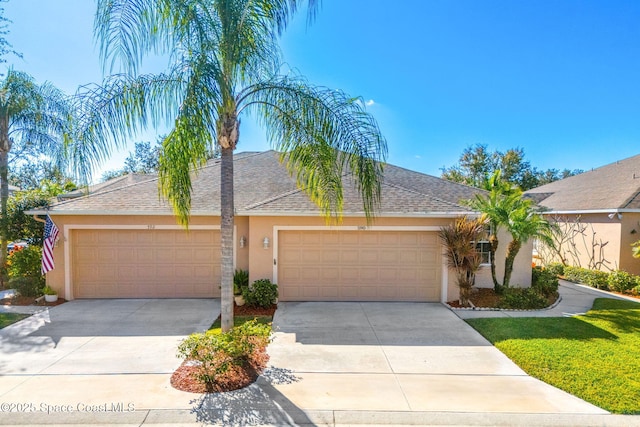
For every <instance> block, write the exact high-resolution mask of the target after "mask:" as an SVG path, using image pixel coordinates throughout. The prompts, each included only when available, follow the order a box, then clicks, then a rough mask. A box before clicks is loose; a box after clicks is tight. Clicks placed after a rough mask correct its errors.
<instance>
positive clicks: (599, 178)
mask: <svg viewBox="0 0 640 427" xmlns="http://www.w3.org/2000/svg"><path fill="white" fill-rule="evenodd" d="M639 193H640V155H637V156H634V157H629V158H627V159H624V160H619V161H617V162H615V163H611V164H609V165H606V166H602V167H599V168H597V169H594V170H591V171H588V172H584V173H581V174H579V175H575V176H571V177H569V178H565V179H562V180H559V181H555V182H552V183H550V184H546V185H543V186H540V187H537V188H534V189H531V190H529V191H527V192H526V193H525V194H527V195H528V196H530V197H531V198H533V199H534V200H536V201H537V202H538V204H539V205H540V206H543V207H545V208H548V209H550V210H552V211H590V210H602V209H605V210H606V209H612V210H613V209H640V196H639Z"/></svg>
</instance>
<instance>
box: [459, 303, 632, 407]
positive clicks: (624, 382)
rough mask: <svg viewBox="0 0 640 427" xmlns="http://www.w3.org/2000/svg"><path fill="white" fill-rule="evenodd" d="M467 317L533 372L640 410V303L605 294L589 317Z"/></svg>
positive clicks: (593, 398)
mask: <svg viewBox="0 0 640 427" xmlns="http://www.w3.org/2000/svg"><path fill="white" fill-rule="evenodd" d="M467 322H468V323H469V324H470V325H471V326H473V327H474V328H475V329H476V330H477V331H478V332H480V333H481V334H482V335H483V336H484V337H486V338H487V339H488V340H489V341H491V342H492V343H493V344H494V345H495V346H496V347H497V348H498V349H500V351H502V352H503V353H504V354H506V355H507V356H508V357H509V358H510V359H511V360H513V361H514V362H515V363H516V364H518V366H520V367H521V368H522V369H523V370H524V371H525V372H527V373H528V374H529V375H531V376H533V377H535V378H538V379H540V380H542V381H544V382H546V383H548V384H551V385H553V386H555V387H558V388H560V389H562V390H565V391H566V392H568V393H571V394H573V395H575V396H577V397H579V398H581V399H584V400H586V401H587V402H590V403H593V404H594V405H597V406H599V407H601V408H603V409H606V410H607V411H610V412H614V413H619V414H640V353H639V350H640V304H638V303H635V302H631V301H620V300H613V299H608V298H599V299H596V300H595V301H594V304H593V308H592V309H591V310H590V311H589V312H588V313H587V314H585V315H583V316H576V317H559V318H556V317H547V318H491V319H469V320H467Z"/></svg>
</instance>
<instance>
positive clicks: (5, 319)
mask: <svg viewBox="0 0 640 427" xmlns="http://www.w3.org/2000/svg"><path fill="white" fill-rule="evenodd" d="M26 317H29V314H19V313H0V329H2V328H4V327H6V326H9V325H10V324H12V323H16V322H17V321H19V320H22V319H24V318H26Z"/></svg>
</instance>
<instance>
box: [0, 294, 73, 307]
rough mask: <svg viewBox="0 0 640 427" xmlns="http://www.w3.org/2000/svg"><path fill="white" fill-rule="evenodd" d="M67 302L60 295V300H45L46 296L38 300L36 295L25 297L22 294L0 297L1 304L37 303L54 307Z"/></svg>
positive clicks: (41, 305)
mask: <svg viewBox="0 0 640 427" xmlns="http://www.w3.org/2000/svg"><path fill="white" fill-rule="evenodd" d="M65 302H67V300H66V299H64V298H60V297H58V301H56V302H45V300H44V298H43V299H42V300H41V301H40V302H37V301H36V298H35V297H23V296H20V295H19V296H14V297H9V298H3V299H0V305H37V306H40V307H54V306H56V305H60V304H64V303H65Z"/></svg>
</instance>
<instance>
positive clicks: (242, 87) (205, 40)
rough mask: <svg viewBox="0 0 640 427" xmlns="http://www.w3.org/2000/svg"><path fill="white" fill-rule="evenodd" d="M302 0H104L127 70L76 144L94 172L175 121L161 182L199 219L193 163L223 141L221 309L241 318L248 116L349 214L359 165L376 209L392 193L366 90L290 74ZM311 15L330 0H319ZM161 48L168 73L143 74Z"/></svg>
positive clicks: (104, 17) (108, 45)
mask: <svg viewBox="0 0 640 427" xmlns="http://www.w3.org/2000/svg"><path fill="white" fill-rule="evenodd" d="M301 3H303V1H302V0H98V10H97V14H96V21H95V22H96V23H95V30H96V34H97V37H98V39H99V41H100V43H101V48H102V59H103V62H104V63H109V64H114V63H116V62H118V61H119V62H120V63H121V64H122V66H123V67H124V70H126V74H122V75H116V76H113V77H110V78H108V79H107V80H106V81H105V82H104V83H103V85H102V86H100V87H98V86H92V87H87V88H85V90H84V91H81V93H80V98H79V99H82V105H83V107H84V108H85V109H86V111H85V113H84V114H83V122H82V123H80V126H79V128H78V129H77V130H78V134H77V137H78V139H77V140H78V143H77V144H75V145H73V146H72V147H70V151H71V153H72V154H73V155H75V156H76V157H77V158H79V159H80V160H85V162H80V163H78V164H79V165H85V166H81V168H84V170H79V172H87V168H88V167H89V166H86V165H87V164H89V165H94V164H95V163H93V162H94V161H96V160H100V159H102V158H104V157H106V156H107V154H108V153H109V151H110V150H111V149H112V147H113V145H115V146H118V145H122V144H123V143H124V142H125V139H126V138H127V137H128V136H131V135H132V134H134V133H135V131H136V130H138V129H140V128H142V127H144V126H145V125H147V124H150V125H159V124H160V123H169V126H170V127H171V130H170V132H169V134H168V136H167V137H166V138H165V139H164V141H163V144H162V153H161V156H160V168H159V177H160V179H159V180H160V187H161V192H162V194H163V195H164V196H165V197H166V198H167V199H168V200H169V201H170V202H171V204H172V206H173V209H174V212H175V214H176V215H177V217H178V218H179V220H180V221H181V222H182V224H184V225H187V224H188V221H189V212H190V207H191V173H192V172H193V171H196V172H197V169H198V168H199V167H201V166H202V165H203V164H204V163H205V161H206V159H207V155H208V153H209V152H210V151H211V148H213V147H212V146H214V145H217V146H218V148H219V150H220V152H221V183H220V186H221V213H220V214H221V215H220V216H221V220H220V221H221V224H220V229H221V230H220V234H221V246H222V253H221V262H222V273H221V276H222V283H221V305H222V309H221V317H222V329H223V330H225V331H226V330H229V329H230V328H231V327H232V326H233V312H232V310H233V288H232V282H233V243H232V238H233V223H234V200H233V151H234V150H235V149H236V146H237V144H238V142H239V136H240V118H241V117H242V116H243V115H246V114H249V113H250V114H252V115H254V117H257V118H258V119H259V120H260V122H261V124H262V125H264V126H265V128H266V130H267V135H268V137H269V139H270V141H271V143H272V145H273V146H274V148H275V149H276V150H278V151H281V152H282V153H283V155H282V159H281V160H282V161H283V162H285V164H286V167H287V168H288V170H289V171H290V173H291V174H292V175H295V177H296V179H297V183H298V185H299V186H300V187H301V188H303V189H304V190H305V191H306V192H307V193H308V194H309V196H310V197H311V199H312V200H314V201H315V202H316V203H317V204H318V205H319V206H320V208H321V210H322V212H323V213H324V214H325V215H327V216H336V217H339V215H340V211H341V209H342V185H343V184H342V183H343V181H342V179H343V176H344V175H345V174H349V175H352V176H353V177H354V178H355V179H354V181H355V182H356V186H357V187H358V189H359V190H360V192H361V194H362V197H363V202H364V212H365V214H366V216H367V218H371V217H372V215H373V214H374V211H375V208H376V206H377V205H378V203H379V200H380V185H381V178H382V162H383V161H384V158H385V156H386V142H385V140H384V138H383V137H382V136H381V134H380V131H379V129H378V126H377V124H376V122H375V120H374V119H373V118H372V117H371V116H370V115H369V114H368V113H367V112H366V111H365V110H364V106H363V105H364V104H363V102H362V100H361V99H358V98H352V97H349V96H347V95H346V94H344V93H342V92H339V91H333V90H328V89H326V88H320V87H315V86H311V85H309V84H308V83H307V82H306V81H305V80H304V79H303V78H302V77H300V76H296V75H281V74H279V71H280V49H279V46H278V38H279V36H280V34H281V33H282V32H283V31H284V29H285V28H286V27H287V24H288V23H289V21H290V19H291V18H292V16H293V15H294V13H295V12H296V9H298V8H299V7H300V6H301ZM307 3H308V4H307V6H308V18H309V19H312V18H313V16H314V15H315V13H316V11H317V9H318V3H319V1H318V0H307ZM149 53H163V54H169V55H170V65H169V68H168V70H167V71H166V72H165V73H162V74H156V75H140V74H138V68H139V66H140V63H141V60H142V58H143V57H145V56H146V55H147V54H149Z"/></svg>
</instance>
